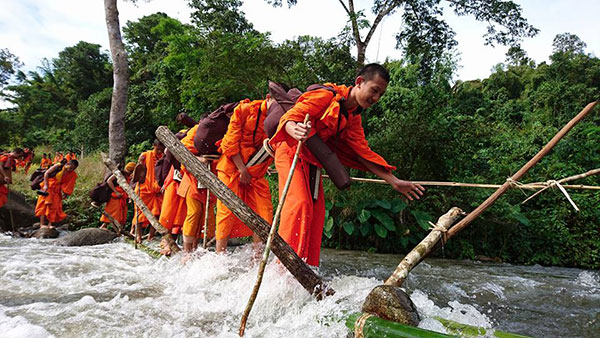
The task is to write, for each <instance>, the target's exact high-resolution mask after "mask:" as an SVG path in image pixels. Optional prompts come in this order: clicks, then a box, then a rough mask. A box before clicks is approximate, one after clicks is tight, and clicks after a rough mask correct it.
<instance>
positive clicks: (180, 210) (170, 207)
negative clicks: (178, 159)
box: [158, 166, 187, 234]
mask: <svg viewBox="0 0 600 338" xmlns="http://www.w3.org/2000/svg"><path fill="white" fill-rule="evenodd" d="M174 173H175V168H173V167H172V166H171V170H169V174H168V175H167V178H166V179H165V183H164V188H165V192H164V196H163V203H162V208H161V210H160V219H159V220H158V221H159V222H160V224H161V225H162V226H164V227H165V228H167V229H168V230H169V232H170V233H172V234H178V233H179V231H180V230H181V227H182V226H183V222H184V221H185V216H186V213H187V208H186V206H185V197H181V196H179V195H177V188H179V182H178V181H176V180H174V179H173V176H174Z"/></svg>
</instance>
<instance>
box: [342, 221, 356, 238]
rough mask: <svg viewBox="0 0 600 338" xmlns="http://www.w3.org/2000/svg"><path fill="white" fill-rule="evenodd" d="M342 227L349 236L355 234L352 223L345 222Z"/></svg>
mask: <svg viewBox="0 0 600 338" xmlns="http://www.w3.org/2000/svg"><path fill="white" fill-rule="evenodd" d="M342 226H343V227H344V230H345V231H346V233H347V234H348V235H352V233H353V232H354V224H352V223H350V222H345V223H344V224H342Z"/></svg>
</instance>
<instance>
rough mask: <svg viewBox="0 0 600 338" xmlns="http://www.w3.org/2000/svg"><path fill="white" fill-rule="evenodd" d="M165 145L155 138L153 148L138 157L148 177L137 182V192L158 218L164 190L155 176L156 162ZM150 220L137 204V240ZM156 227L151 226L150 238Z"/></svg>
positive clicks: (135, 224)
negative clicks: (141, 181)
mask: <svg viewBox="0 0 600 338" xmlns="http://www.w3.org/2000/svg"><path fill="white" fill-rule="evenodd" d="M164 151H165V146H164V145H163V144H162V143H161V142H160V141H159V140H157V139H155V140H154V145H153V149H152V150H148V151H146V152H143V153H142V154H141V155H140V157H139V158H138V165H144V166H145V167H146V179H145V180H144V183H139V182H138V183H136V185H135V193H136V194H138V195H139V196H140V198H141V199H142V201H143V202H144V204H146V206H147V207H148V209H150V212H152V214H153V215H154V216H155V217H156V218H158V216H159V215H160V208H161V206H162V200H163V196H162V192H161V187H160V186H159V185H158V181H157V180H156V178H155V176H154V166H155V165H156V162H157V161H158V160H159V159H160V158H161V157H163V155H164ZM149 224H150V221H148V219H147V218H146V216H144V214H143V213H142V211H141V210H140V209H139V208H138V207H137V206H136V207H135V208H134V214H133V226H134V227H135V229H136V231H135V233H136V241H137V242H138V243H141V242H142V228H147V227H148V225H149ZM155 231H156V230H155V229H154V228H153V227H150V234H149V235H148V240H149V241H150V240H152V239H153V238H154V233H155Z"/></svg>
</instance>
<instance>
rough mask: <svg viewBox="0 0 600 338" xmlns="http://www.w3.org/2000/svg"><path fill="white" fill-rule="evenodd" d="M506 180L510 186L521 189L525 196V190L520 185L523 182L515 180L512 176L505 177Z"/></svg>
mask: <svg viewBox="0 0 600 338" xmlns="http://www.w3.org/2000/svg"><path fill="white" fill-rule="evenodd" d="M506 182H508V183H509V184H510V187H511V188H513V189H515V188H518V189H519V190H521V192H522V193H523V195H525V196H527V193H526V192H525V190H523V188H522V186H524V185H525V184H523V183H521V182H519V181H515V180H513V179H512V178H510V177H509V178H507V179H506Z"/></svg>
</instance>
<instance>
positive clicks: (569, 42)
mask: <svg viewBox="0 0 600 338" xmlns="http://www.w3.org/2000/svg"><path fill="white" fill-rule="evenodd" d="M585 47H587V45H586V44H585V42H583V41H581V39H580V38H579V37H578V36H577V35H575V34H571V33H562V34H557V35H556V36H555V37H554V40H552V52H553V53H564V54H583V51H584V49H585Z"/></svg>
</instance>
